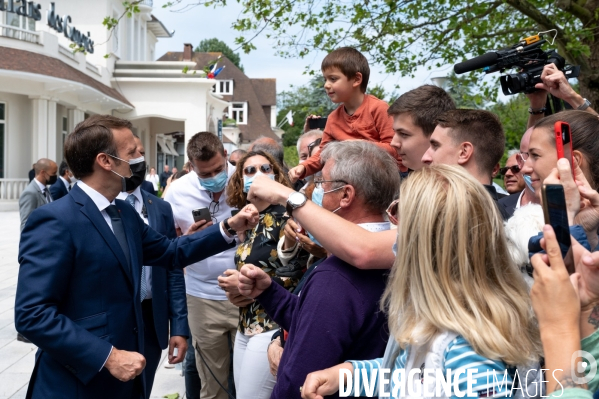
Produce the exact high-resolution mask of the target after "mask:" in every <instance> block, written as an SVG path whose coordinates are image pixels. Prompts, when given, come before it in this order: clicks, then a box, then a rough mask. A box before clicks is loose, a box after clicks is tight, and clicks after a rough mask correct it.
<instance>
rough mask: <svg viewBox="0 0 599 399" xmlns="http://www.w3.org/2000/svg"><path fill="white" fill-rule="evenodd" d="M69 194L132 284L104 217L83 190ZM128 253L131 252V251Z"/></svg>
mask: <svg viewBox="0 0 599 399" xmlns="http://www.w3.org/2000/svg"><path fill="white" fill-rule="evenodd" d="M69 194H70V195H72V196H73V197H75V201H76V202H77V203H78V204H80V205H82V207H81V212H82V213H83V214H84V215H85V216H86V217H87V218H88V219H89V220H90V222H92V224H93V225H94V227H95V228H96V229H97V230H98V232H99V233H100V234H101V235H102V238H104V241H106V244H107V245H108V247H109V248H110V250H111V251H112V253H114V255H115V256H116V258H117V259H118V260H119V264H120V265H121V269H123V272H124V273H125V275H126V276H127V278H128V280H129V282H130V283H131V284H133V278H132V275H131V269H130V267H129V265H127V258H125V254H124V253H123V250H122V249H121V246H120V245H119V242H118V240H117V239H116V236H115V235H114V233H113V232H112V230H111V229H110V227H109V226H108V223H106V220H105V219H104V216H102V213H100V211H99V210H98V207H97V206H96V204H95V203H94V201H92V199H91V198H89V196H88V195H87V194H85V192H83V190H81V189H80V188H79V187H74V188H73V189H72V190H71V191H70V193H69ZM125 231H126V229H125ZM127 242H130V240H129V237H127ZM129 245H131V244H129ZM129 248H131V247H129ZM129 252H131V250H130V251H129ZM131 262H132V263H133V257H131ZM133 285H134V284H133Z"/></svg>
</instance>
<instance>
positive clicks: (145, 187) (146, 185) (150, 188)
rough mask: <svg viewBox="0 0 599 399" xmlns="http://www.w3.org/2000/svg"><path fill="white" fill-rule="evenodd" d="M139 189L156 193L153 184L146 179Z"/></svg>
mask: <svg viewBox="0 0 599 399" xmlns="http://www.w3.org/2000/svg"><path fill="white" fill-rule="evenodd" d="M141 189H142V190H144V191H147V192H148V193H150V194H152V195H156V190H154V185H153V184H152V183H150V182H149V181H147V180H144V181H143V182H142V183H141Z"/></svg>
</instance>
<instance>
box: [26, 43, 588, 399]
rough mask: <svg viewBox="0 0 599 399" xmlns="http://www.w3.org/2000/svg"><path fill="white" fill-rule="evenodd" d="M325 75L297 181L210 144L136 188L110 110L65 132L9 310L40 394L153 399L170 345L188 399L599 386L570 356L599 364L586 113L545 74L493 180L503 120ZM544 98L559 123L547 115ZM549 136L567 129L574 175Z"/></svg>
mask: <svg viewBox="0 0 599 399" xmlns="http://www.w3.org/2000/svg"><path fill="white" fill-rule="evenodd" d="M322 72H323V76H324V79H325V82H324V90H325V91H326V93H327V94H328V96H329V97H330V98H331V100H332V101H333V102H334V103H337V104H339V107H338V108H337V109H336V110H335V111H334V112H333V113H331V114H330V115H328V119H327V122H326V126H325V128H324V129H323V130H318V129H317V130H310V129H309V119H313V118H320V117H321V116H320V115H310V116H309V117H308V119H307V120H306V125H305V126H304V134H303V135H302V136H300V138H299V140H298V142H297V152H298V157H299V160H300V164H299V165H298V166H295V167H293V168H288V166H287V165H286V163H285V160H284V157H283V154H284V152H283V149H282V147H281V146H280V144H279V143H277V142H276V141H274V140H272V139H268V138H260V139H258V140H256V141H255V142H254V143H252V145H251V146H250V147H249V148H248V150H247V151H245V150H236V151H234V152H233V153H231V154H228V153H227V151H226V150H225V149H224V147H223V144H222V142H220V140H219V139H218V137H217V136H216V135H215V134H213V133H210V132H199V133H197V134H195V135H194V136H192V137H191V139H190V140H189V142H188V143H187V154H186V155H187V159H188V163H187V164H186V165H184V166H183V167H182V168H181V169H182V170H181V171H176V170H175V168H173V170H171V171H169V167H168V166H165V167H164V171H163V172H162V173H161V174H160V175H157V174H156V169H155V168H150V171H149V173H148V174H147V175H146V173H147V167H146V164H145V158H144V153H145V149H144V147H143V144H142V142H141V140H140V139H139V138H138V137H136V136H135V135H134V134H133V133H132V130H131V128H132V125H131V123H130V122H129V121H126V120H123V119H119V118H116V117H113V116H109V115H94V116H91V117H90V118H88V119H86V120H85V121H83V122H81V123H80V124H79V125H77V126H76V128H75V130H74V131H73V132H72V133H71V134H69V135H68V137H67V139H66V142H65V151H64V154H65V162H62V163H61V165H60V167H57V165H56V163H54V162H52V161H50V160H47V159H42V160H39V161H38V162H37V163H36V164H35V165H34V172H35V173H34V174H35V176H34V180H32V182H31V183H30V186H29V187H28V188H27V190H26V191H25V192H24V193H23V195H22V196H21V200H20V206H21V207H20V210H21V230H22V232H21V241H20V248H19V264H20V270H19V279H18V286H17V296H16V304H15V326H16V328H17V331H18V332H19V339H20V340H22V341H25V342H29V341H30V342H32V343H34V344H35V345H37V346H38V347H39V351H38V354H37V357H36V365H35V369H34V370H33V373H32V377H31V382H30V384H29V392H28V394H29V397H32V398H106V397H110V398H127V399H130V398H135V399H138V398H148V397H149V396H150V393H151V391H152V385H153V380H154V375H155V373H156V370H157V368H158V365H159V362H160V355H161V352H162V350H164V349H166V348H168V350H169V356H168V363H170V364H174V363H178V362H181V361H183V362H184V366H183V369H184V374H185V385H186V397H187V398H188V399H196V398H201V399H209V398H210V399H212V398H218V399H228V398H238V399H267V398H273V399H287V398H290V399H294V398H300V397H301V398H310V399H316V398H324V397H333V398H334V397H340V396H352V397H357V396H370V397H372V396H376V397H381V398H400V397H413V398H415V397H420V398H425V397H440V398H457V397H463V395H460V392H462V393H465V392H467V397H512V396H515V397H523V398H532V397H547V396H550V397H564V398H592V397H593V394H594V393H595V392H597V391H599V377H595V378H593V376H592V375H591V376H590V377H589V378H588V379H585V378H583V377H584V375H585V373H586V372H587V371H588V370H592V369H593V367H594V368H595V370H596V367H597V365H596V363H594V362H592V361H588V360H587V359H588V357H587V358H585V359H584V361H583V360H582V357H581V355H580V354H579V352H578V351H581V350H582V351H586V352H588V354H590V355H591V356H595V357H599V332H598V331H597V329H599V272H598V270H599V251H598V250H599V238H598V234H597V233H598V230H599V193H597V187H599V140H597V137H599V117H598V116H597V114H596V113H595V111H594V110H593V109H592V108H591V107H589V104H588V101H586V100H585V99H583V98H582V97H581V96H580V95H578V94H577V93H576V92H575V91H574V90H573V89H572V87H571V86H570V85H569V84H568V81H567V80H566V78H565V76H564V75H563V73H562V72H561V71H559V70H558V69H556V68H555V66H554V65H553V64H549V65H547V66H545V68H544V70H543V73H542V75H541V80H542V83H539V84H538V85H537V89H538V90H537V91H536V92H534V93H532V94H528V98H529V100H530V109H529V113H530V116H529V122H528V129H527V130H526V132H523V136H522V139H521V143H520V148H519V149H509V151H507V155H508V156H507V161H506V163H505V164H504V165H503V166H502V165H501V164H500V162H501V159H502V158H503V156H504V153H505V152H506V151H505V150H506V148H505V134H504V130H503V127H502V124H501V121H500V120H499V118H498V117H497V116H496V115H494V114H493V113H491V112H488V111H484V110H476V109H457V108H456V105H455V103H454V101H453V99H452V98H451V96H450V95H449V94H448V93H447V92H445V91H444V90H443V89H441V88H439V87H436V86H431V85H423V86H420V87H418V88H416V89H413V90H410V91H408V92H406V93H403V94H402V95H401V96H399V98H397V99H396V100H395V101H394V102H393V103H392V104H391V105H390V106H389V105H387V104H386V103H385V102H383V101H381V100H379V99H377V98H376V97H374V96H372V95H369V94H366V90H367V86H368V80H369V67H368V63H367V61H366V59H365V58H364V56H363V55H362V54H360V53H359V52H358V51H357V50H354V49H351V48H340V49H337V50H335V51H333V52H331V53H330V54H329V55H327V56H326V57H325V59H324V61H323V63H322ZM548 93H551V94H552V95H553V96H554V97H557V98H560V99H562V100H563V101H565V102H566V103H567V104H569V106H570V108H572V110H566V111H562V112H559V113H556V114H553V115H550V116H545V109H544V104H545V102H546V100H547V95H548ZM556 122H566V123H568V124H569V126H570V129H571V135H572V145H571V148H572V150H571V151H570V149H569V147H567V148H566V150H565V151H566V154H565V155H566V157H565V159H558V155H557V152H556V143H555V135H554V125H555V124H556ZM568 160H571V161H572V162H569V161H568ZM497 175H500V176H501V177H503V181H504V187H505V191H506V192H507V194H503V193H502V192H501V191H500V190H499V189H498V187H499V186H498V185H497V184H495V183H494V182H493V178H494V177H495V176H497ZM57 176H58V178H59V179H58V178H57ZM74 181H76V184H73V183H74ZM49 184H52V186H51V187H50V189H49V190H48V189H47V185H49ZM544 184H559V185H562V186H563V189H564V192H565V198H566V204H567V214H568V222H569V225H570V233H571V237H572V246H571V249H570V251H571V255H572V256H571V257H565V256H564V255H565V254H563V253H562V250H563V248H562V247H560V245H559V243H558V242H557V239H556V235H555V233H554V231H553V229H552V227H551V226H548V225H545V221H544V217H543V210H542V206H541V205H542V204H541V202H542V195H541V192H542V186H543V185H544ZM499 188H500V187H499ZM55 192H56V194H55ZM159 193H160V194H161V196H162V198H159V197H158V196H157V195H156V194H159ZM59 196H60V197H62V198H60V199H59V198H58V197H59ZM202 214H204V215H205V217H202V216H201V215H202ZM58 242H60V245H59V248H56V247H55V246H51V245H48V243H58ZM596 251H597V252H596ZM385 370H387V371H385ZM414 370H415V371H417V372H412V371H414ZM426 370H440V371H441V373H440V374H434V376H433V377H432V378H429V377H428V376H427V375H426ZM385 372H390V373H395V372H402V373H404V374H403V375H404V378H402V379H401V380H398V379H395V378H393V379H390V378H387V379H385V378H384V377H377V375H378V376H381V375H382V374H383V373H385ZM460 375H461V376H462V377H460ZM351 376H353V381H354V382H351ZM466 376H468V377H466ZM489 376H491V377H489ZM358 377H360V378H361V379H362V381H370V382H371V383H370V384H368V383H364V382H362V383H360V384H358V383H356V381H357V380H358ZM445 379H447V380H451V381H454V382H453V384H450V386H449V387H448V388H447V387H446V388H444V389H443V390H442V391H439V392H437V394H436V395H434V394H427V392H429V391H434V390H435V389H434V388H435V387H437V386H438V385H439V383H440V382H442V381H441V380H443V381H444V382H445ZM413 392H420V394H414V393H413Z"/></svg>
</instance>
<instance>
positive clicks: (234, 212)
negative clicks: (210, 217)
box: [231, 209, 239, 217]
mask: <svg viewBox="0 0 599 399" xmlns="http://www.w3.org/2000/svg"><path fill="white" fill-rule="evenodd" d="M238 213H239V209H233V210H232V211H231V217H233V216H235V215H237V214H238Z"/></svg>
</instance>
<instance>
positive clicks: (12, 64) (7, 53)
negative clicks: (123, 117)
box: [0, 47, 133, 107]
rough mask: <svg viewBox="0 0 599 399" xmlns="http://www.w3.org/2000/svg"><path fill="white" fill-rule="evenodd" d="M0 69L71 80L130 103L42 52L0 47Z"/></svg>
mask: <svg viewBox="0 0 599 399" xmlns="http://www.w3.org/2000/svg"><path fill="white" fill-rule="evenodd" d="M0 69H6V70H9V71H19V72H29V73H35V74H39V75H44V76H52V77H55V78H59V79H65V80H71V81H73V82H78V83H82V84H84V85H86V86H89V87H91V88H94V89H96V90H98V91H99V92H101V93H103V94H105V95H107V96H108V97H112V98H113V99H115V100H117V101H120V102H122V103H125V104H127V105H130V106H131V107H133V104H131V103H130V102H129V101H127V99H126V98H125V97H124V96H123V95H122V94H121V93H119V92H118V91H116V90H115V89H113V88H112V87H109V86H106V85H105V84H103V83H101V82H99V81H97V80H96V79H94V78H92V77H90V76H87V75H86V74H84V73H83V72H81V71H78V70H77V69H75V68H73V67H71V66H70V65H67V64H65V63H64V62H62V61H60V60H58V59H56V58H52V57H48V56H45V55H42V54H36V53H32V52H30V51H25V50H17V49H13V48H8V47H0Z"/></svg>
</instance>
